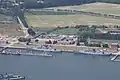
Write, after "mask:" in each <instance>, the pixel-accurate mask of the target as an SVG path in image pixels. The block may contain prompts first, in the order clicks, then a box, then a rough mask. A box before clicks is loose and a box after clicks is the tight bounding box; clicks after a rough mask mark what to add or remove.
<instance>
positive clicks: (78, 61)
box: [0, 53, 120, 80]
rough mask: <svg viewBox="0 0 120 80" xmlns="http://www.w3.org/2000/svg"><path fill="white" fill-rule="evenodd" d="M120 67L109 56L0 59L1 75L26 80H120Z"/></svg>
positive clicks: (11, 57) (8, 57) (67, 55)
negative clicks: (15, 75)
mask: <svg viewBox="0 0 120 80" xmlns="http://www.w3.org/2000/svg"><path fill="white" fill-rule="evenodd" d="M119 68H120V63H119V62H112V61H110V60H109V57H107V56H101V57H100V56H89V55H74V54H72V53H69V54H67V53H62V54H54V57H37V56H11V55H0V72H1V73H11V72H14V73H19V74H20V75H23V76H25V77H26V80H119V79H120V70H119Z"/></svg>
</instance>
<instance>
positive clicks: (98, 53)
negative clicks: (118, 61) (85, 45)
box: [75, 49, 112, 56]
mask: <svg viewBox="0 0 120 80" xmlns="http://www.w3.org/2000/svg"><path fill="white" fill-rule="evenodd" d="M75 54H84V55H98V56H110V55H111V54H112V53H110V52H105V51H103V50H102V51H97V50H95V49H93V50H81V51H79V52H77V53H75Z"/></svg>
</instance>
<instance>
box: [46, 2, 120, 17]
mask: <svg viewBox="0 0 120 80" xmlns="http://www.w3.org/2000/svg"><path fill="white" fill-rule="evenodd" d="M47 9H69V10H81V11H89V12H99V13H105V14H115V15H120V5H119V4H110V3H100V2H96V3H90V4H83V5H74V6H62V7H52V8H47Z"/></svg>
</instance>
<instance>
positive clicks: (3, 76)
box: [0, 73, 25, 80]
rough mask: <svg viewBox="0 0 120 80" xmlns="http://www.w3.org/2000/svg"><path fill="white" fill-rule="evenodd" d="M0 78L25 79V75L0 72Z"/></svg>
mask: <svg viewBox="0 0 120 80" xmlns="http://www.w3.org/2000/svg"><path fill="white" fill-rule="evenodd" d="M0 80H25V77H24V76H21V75H18V74H7V73H6V74H0Z"/></svg>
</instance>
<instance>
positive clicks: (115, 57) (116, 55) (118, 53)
mask: <svg viewBox="0 0 120 80" xmlns="http://www.w3.org/2000/svg"><path fill="white" fill-rule="evenodd" d="M112 55H113V56H114V57H112V58H111V59H110V60H111V61H115V62H120V60H119V59H117V58H118V57H119V56H120V51H118V52H115V53H112Z"/></svg>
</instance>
